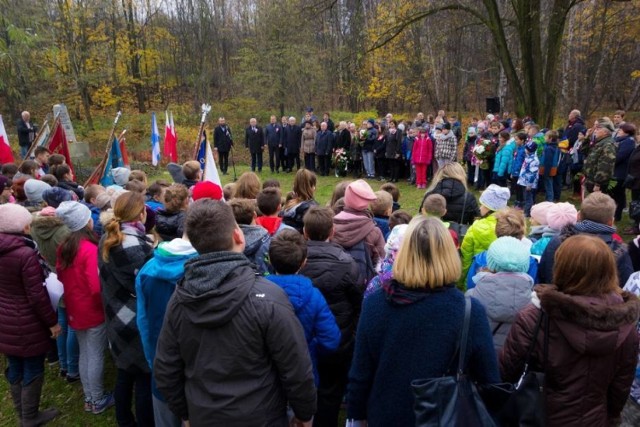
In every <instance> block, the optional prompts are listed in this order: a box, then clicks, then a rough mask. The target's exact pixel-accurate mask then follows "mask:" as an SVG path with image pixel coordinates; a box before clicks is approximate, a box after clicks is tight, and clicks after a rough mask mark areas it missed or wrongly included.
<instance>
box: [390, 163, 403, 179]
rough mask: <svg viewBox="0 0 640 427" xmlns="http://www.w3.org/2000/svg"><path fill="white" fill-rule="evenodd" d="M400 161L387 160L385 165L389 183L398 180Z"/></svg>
mask: <svg viewBox="0 0 640 427" xmlns="http://www.w3.org/2000/svg"><path fill="white" fill-rule="evenodd" d="M401 161H402V160H400V159H387V164H388V166H389V179H390V180H391V181H397V180H398V174H399V171H400V162H401Z"/></svg>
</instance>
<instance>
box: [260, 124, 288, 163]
mask: <svg viewBox="0 0 640 427" xmlns="http://www.w3.org/2000/svg"><path fill="white" fill-rule="evenodd" d="M282 134H283V132H282V126H281V125H279V124H278V122H277V121H276V116H271V119H270V123H269V124H268V125H267V126H265V128H264V139H265V144H266V145H267V147H269V168H271V173H273V172H274V171H275V172H280V166H281V165H282V169H284V159H281V158H280V148H281V147H282Z"/></svg>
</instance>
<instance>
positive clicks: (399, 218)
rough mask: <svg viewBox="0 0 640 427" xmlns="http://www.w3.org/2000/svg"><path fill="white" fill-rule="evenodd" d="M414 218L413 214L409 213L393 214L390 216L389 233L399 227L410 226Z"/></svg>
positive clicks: (398, 212)
mask: <svg viewBox="0 0 640 427" xmlns="http://www.w3.org/2000/svg"><path fill="white" fill-rule="evenodd" d="M412 218H413V217H412V216H411V214H409V212H407V211H403V210H399V211H395V212H392V213H391V215H389V232H391V231H393V229H394V228H395V227H396V226H397V225H400V224H409V223H410V222H411V219H412Z"/></svg>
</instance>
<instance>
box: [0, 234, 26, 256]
mask: <svg viewBox="0 0 640 427" xmlns="http://www.w3.org/2000/svg"><path fill="white" fill-rule="evenodd" d="M23 246H27V243H26V241H25V236H24V235H22V234H9V233H0V256H3V255H6V254H8V253H11V252H13V251H15V250H16V249H20V248H21V247H23Z"/></svg>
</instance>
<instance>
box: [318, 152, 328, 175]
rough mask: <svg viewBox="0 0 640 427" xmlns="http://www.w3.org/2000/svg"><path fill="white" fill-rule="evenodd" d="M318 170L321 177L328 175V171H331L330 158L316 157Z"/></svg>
mask: <svg viewBox="0 0 640 427" xmlns="http://www.w3.org/2000/svg"><path fill="white" fill-rule="evenodd" d="M318 169H320V175H321V176H327V175H329V169H331V156H325V155H323V156H318Z"/></svg>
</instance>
